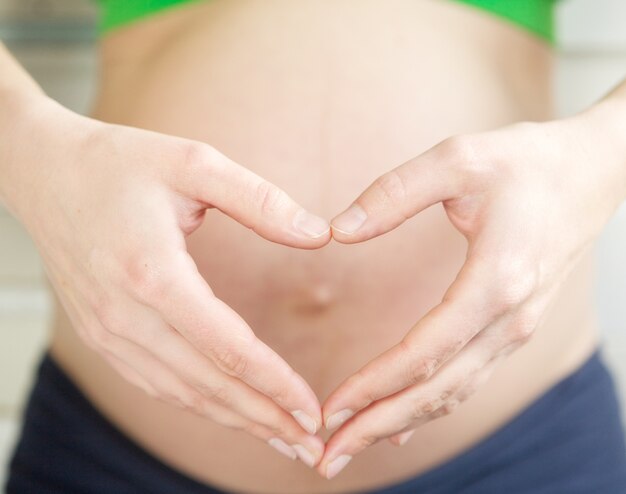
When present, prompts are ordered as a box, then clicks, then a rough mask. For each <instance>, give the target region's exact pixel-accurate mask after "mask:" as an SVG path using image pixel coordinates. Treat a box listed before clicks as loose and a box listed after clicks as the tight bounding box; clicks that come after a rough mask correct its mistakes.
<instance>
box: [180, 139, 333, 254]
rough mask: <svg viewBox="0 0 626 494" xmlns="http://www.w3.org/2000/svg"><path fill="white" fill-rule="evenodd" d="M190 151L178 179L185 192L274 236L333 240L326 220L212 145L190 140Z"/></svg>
mask: <svg viewBox="0 0 626 494" xmlns="http://www.w3.org/2000/svg"><path fill="white" fill-rule="evenodd" d="M186 155H187V156H186V157H185V164H186V165H187V166H186V167H185V172H184V173H183V174H182V177H181V179H180V180H181V182H182V183H180V184H178V186H179V188H180V189H181V192H183V193H184V194H185V195H186V196H188V197H191V198H193V199H196V200H198V201H200V202H203V203H206V204H207V207H215V208H217V209H219V210H220V211H222V212H223V213H225V214H227V215H228V216H230V217H231V218H233V219H234V220H235V221H237V222H238V223H241V224H242V225H244V226H246V227H248V228H250V229H252V230H253V231H255V232H256V233H257V234H259V235H260V236H262V237H263V238H265V239H267V240H270V241H272V242H277V243H280V244H284V245H288V246H290V247H300V248H304V249H314V248H318V247H321V246H323V245H325V244H326V243H328V241H329V240H330V226H329V224H328V221H326V220H324V219H323V218H320V217H319V216H316V215H314V214H312V213H310V212H309V211H307V210H305V209H304V208H303V207H302V206H300V205H299V204H298V203H296V202H295V201H294V200H293V199H292V198H291V197H289V195H288V194H287V193H286V192H284V191H283V190H282V189H280V188H279V187H277V186H276V185H274V184H272V183H270V182H268V181H267V180H264V179H263V178H261V177H259V176H258V175H256V174H255V173H253V172H251V171H250V170H248V169H247V168H245V167H243V166H241V165H239V164H237V163H235V162H234V161H232V160H231V159H229V158H227V157H226V156H224V155H223V154H222V153H220V152H219V151H217V150H216V149H214V148H212V147H211V146H209V145H207V144H203V143H200V142H195V141H192V142H191V144H189V149H187V150H186Z"/></svg>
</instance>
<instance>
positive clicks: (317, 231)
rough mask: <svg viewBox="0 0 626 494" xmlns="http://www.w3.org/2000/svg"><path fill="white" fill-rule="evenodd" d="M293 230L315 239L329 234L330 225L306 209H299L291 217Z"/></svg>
mask: <svg viewBox="0 0 626 494" xmlns="http://www.w3.org/2000/svg"><path fill="white" fill-rule="evenodd" d="M293 226H294V228H295V229H296V230H297V231H298V232H299V233H300V234H302V235H304V236H306V237H308V238H312V239H316V238H320V237H323V236H325V235H328V233H330V225H329V224H328V221H326V220H325V219H324V218H320V217H319V216H316V215H314V214H312V213H309V212H308V211H307V210H306V209H301V210H300V211H298V212H297V213H296V214H295V216H294V217H293Z"/></svg>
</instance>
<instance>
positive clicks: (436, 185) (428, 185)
mask: <svg viewBox="0 0 626 494" xmlns="http://www.w3.org/2000/svg"><path fill="white" fill-rule="evenodd" d="M466 139H467V138H466V137H452V138H449V139H446V140H445V141H442V142H441V143H439V144H437V145H436V146H434V147H432V148H430V149H429V150H427V151H426V152H424V153H423V154H421V155H419V156H418V157H416V158H413V159H411V160H409V161H407V162H406V163H404V164H402V165H400V166H398V167H397V168H394V169H393V170H391V171H389V172H387V173H385V174H383V175H381V176H380V177H378V178H377V179H376V180H375V181H374V182H372V184H371V185H370V186H369V187H368V188H367V189H365V190H364V191H363V192H362V193H361V195H360V196H359V197H358V198H357V199H356V201H354V202H353V203H352V205H351V206H350V207H349V208H348V209H346V210H345V211H344V212H343V213H341V214H339V215H338V216H336V217H335V218H334V219H333V220H332V221H331V227H332V231H333V238H335V239H336V240H338V241H339V242H342V243H355V242H362V241H364V240H368V239H370V238H373V237H377V236H378V235H382V234H383V233H387V232H389V231H390V230H393V229H394V228H396V227H397V226H399V225H400V224H402V223H404V221H405V220H407V219H408V218H410V217H412V216H414V215H416V214H417V213H419V212H420V211H423V210H424V209H426V208H427V207H429V206H431V205H433V204H436V203H438V202H441V201H445V200H447V199H452V198H456V197H459V196H461V195H463V188H467V182H466V181H465V176H466V173H465V172H464V170H466V169H467V168H468V167H464V166H459V165H460V164H462V163H464V162H465V158H467V159H469V154H468V155H467V156H465V153H464V152H463V151H462V149H461V148H462V147H463V146H465V144H462V145H460V144H459V142H460V141H465V140H466Z"/></svg>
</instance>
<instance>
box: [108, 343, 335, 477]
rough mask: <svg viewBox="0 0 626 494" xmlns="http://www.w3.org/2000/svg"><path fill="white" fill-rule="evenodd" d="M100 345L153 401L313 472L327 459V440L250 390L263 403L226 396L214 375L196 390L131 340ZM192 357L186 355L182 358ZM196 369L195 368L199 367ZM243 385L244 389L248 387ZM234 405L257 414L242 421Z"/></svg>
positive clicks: (235, 394) (235, 393) (175, 350)
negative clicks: (263, 445) (241, 433)
mask: <svg viewBox="0 0 626 494" xmlns="http://www.w3.org/2000/svg"><path fill="white" fill-rule="evenodd" d="M171 334H172V335H174V334H175V333H171ZM179 338H180V337H179ZM165 339H166V340H167V341H166V343H171V340H172V339H171V338H167V337H166V338H165ZM100 344H101V351H102V350H104V353H105V358H107V359H108V360H109V361H110V362H112V363H113V364H114V367H115V368H116V369H117V370H120V371H122V372H123V374H122V376H123V377H127V376H129V377H130V378H131V379H132V381H131V382H134V383H136V384H139V385H140V386H141V387H142V389H144V388H143V385H144V384H147V386H148V389H152V390H153V396H154V397H156V398H157V399H159V400H160V401H163V402H165V403H168V404H169V405H174V406H176V407H178V408H181V409H184V410H187V411H189V412H191V413H194V414H196V415H199V416H202V417H207V418H209V419H211V420H213V421H215V422H216V423H218V424H220V425H222V426H225V427H229V428H232V429H236V430H245V431H247V432H249V433H251V434H253V435H254V436H255V437H257V438H259V439H262V440H264V441H265V442H267V443H268V444H269V445H270V446H272V447H273V448H275V449H277V450H278V451H279V452H281V453H283V454H284V455H286V456H288V457H290V458H292V459H294V458H296V457H299V458H300V459H301V460H302V461H303V462H304V463H305V464H307V465H308V466H310V467H313V466H314V465H315V464H316V463H317V462H318V461H319V460H320V459H321V456H322V453H323V450H324V444H323V442H322V440H321V439H320V438H319V437H316V436H310V435H308V434H306V433H305V432H304V431H302V429H301V428H300V427H299V426H298V424H297V423H296V422H295V421H294V420H293V418H292V417H291V416H289V415H288V414H287V413H286V412H284V411H283V410H282V409H280V408H279V407H277V406H276V405H275V404H274V403H273V402H271V401H270V400H269V399H267V398H266V397H263V396H262V395H260V394H258V393H257V392H256V391H253V390H251V388H247V389H248V391H249V392H248V394H252V393H257V394H258V397H253V398H252V399H251V398H250V396H246V393H243V395H242V393H241V392H240V391H241V390H239V392H238V390H237V389H235V390H225V388H223V384H222V383H219V382H216V381H215V379H216V378H217V379H219V376H215V375H211V374H210V373H209V374H208V375H207V376H206V381H205V382H203V383H202V386H201V387H200V386H195V385H193V384H190V383H189V382H187V381H185V379H184V378H185V377H188V375H182V376H181V374H179V373H177V372H176V371H175V370H173V369H172V368H170V367H169V366H168V365H167V364H166V363H164V362H163V361H162V360H161V359H159V358H158V357H157V356H155V355H154V354H152V352H151V351H148V350H146V349H145V348H144V347H142V346H140V345H137V344H135V343H134V342H132V341H130V340H127V339H125V338H120V337H117V336H115V335H111V334H110V333H108V335H107V336H105V337H102V336H101V337H100ZM178 350H179V349H178V348H176V346H175V347H173V348H170V351H169V352H168V355H178ZM187 356H188V355H180V357H181V358H184V357H187ZM188 365H189V363H188ZM191 367H192V368H193V364H191ZM185 374H189V372H186V373H185ZM239 384H240V388H243V387H244V385H243V384H241V383H239ZM231 393H232V399H230V397H231ZM254 398H256V399H254ZM232 402H234V403H237V404H241V405H242V406H249V407H250V411H251V413H249V414H246V415H242V414H241V413H239V412H240V410H234V409H233V408H232V406H231V403H232ZM259 403H260V405H259ZM254 413H257V414H258V415H257V417H256V419H255V418H252V419H250V417H249V415H252V416H254ZM259 418H260V419H261V420H258V419H259Z"/></svg>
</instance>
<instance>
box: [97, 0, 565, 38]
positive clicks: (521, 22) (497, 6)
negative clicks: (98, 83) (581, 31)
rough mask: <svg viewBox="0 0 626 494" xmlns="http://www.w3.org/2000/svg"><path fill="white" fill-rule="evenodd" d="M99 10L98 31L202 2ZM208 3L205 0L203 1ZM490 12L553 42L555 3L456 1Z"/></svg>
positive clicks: (135, 2) (176, 0)
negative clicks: (180, 6) (173, 8)
mask: <svg viewBox="0 0 626 494" xmlns="http://www.w3.org/2000/svg"><path fill="white" fill-rule="evenodd" d="M97 1H98V3H100V5H101V8H102V15H101V17H100V24H99V29H98V30H99V32H100V34H101V35H102V34H104V33H107V32H108V31H110V30H112V29H115V28H117V27H119V26H123V25H125V24H127V23H130V22H133V21H135V20H138V19H141V18H142V17H145V16H148V15H151V14H153V13H156V12H160V11H163V10H166V9H169V8H172V7H175V6H177V5H184V4H186V3H192V2H197V1H201V0H97ZM204 1H207V0H204ZM456 1H458V2H461V3H466V4H468V5H472V6H475V7H478V8H480V9H483V10H486V11H488V12H491V13H492V14H494V15H497V16H499V17H501V18H504V19H507V20H508V21H510V22H513V23H515V24H517V25H518V26H520V27H522V28H524V29H526V30H528V31H530V32H531V33H533V34H535V35H537V36H539V37H541V38H543V39H545V40H546V41H548V42H550V43H553V42H554V33H553V21H554V19H553V17H554V4H555V3H556V1H557V0H456Z"/></svg>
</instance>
